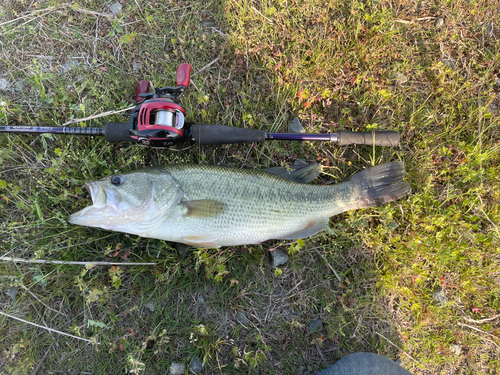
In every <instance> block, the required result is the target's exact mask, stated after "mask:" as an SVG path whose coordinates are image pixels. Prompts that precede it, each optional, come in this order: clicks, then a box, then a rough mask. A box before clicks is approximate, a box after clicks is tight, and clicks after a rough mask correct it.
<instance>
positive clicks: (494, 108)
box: [488, 102, 498, 113]
mask: <svg viewBox="0 0 500 375" xmlns="http://www.w3.org/2000/svg"><path fill="white" fill-rule="evenodd" d="M488 111H490V112H491V113H497V112H498V103H495V102H493V103H491V104H490V105H489V106H488Z"/></svg>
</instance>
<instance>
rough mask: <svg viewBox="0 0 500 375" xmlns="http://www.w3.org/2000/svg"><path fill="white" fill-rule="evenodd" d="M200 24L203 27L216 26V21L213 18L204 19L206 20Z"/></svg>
mask: <svg viewBox="0 0 500 375" xmlns="http://www.w3.org/2000/svg"><path fill="white" fill-rule="evenodd" d="M200 26H201V27H215V22H214V21H211V20H208V21H204V22H202V23H200Z"/></svg>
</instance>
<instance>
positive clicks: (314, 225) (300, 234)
mask: <svg viewBox="0 0 500 375" xmlns="http://www.w3.org/2000/svg"><path fill="white" fill-rule="evenodd" d="M327 224H328V220H321V221H312V222H310V223H309V224H307V226H306V227H305V228H302V229H300V230H298V231H296V232H292V233H288V234H286V235H284V236H282V237H279V238H277V239H278V240H297V239H299V238H306V237H310V236H313V235H315V234H316V233H319V232H321V231H322V230H325V229H326V227H327Z"/></svg>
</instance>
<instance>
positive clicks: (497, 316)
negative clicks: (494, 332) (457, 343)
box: [464, 315, 500, 324]
mask: <svg viewBox="0 0 500 375" xmlns="http://www.w3.org/2000/svg"><path fill="white" fill-rule="evenodd" d="M498 318H500V315H495V316H492V317H491V318H484V319H479V320H475V319H471V318H467V317H466V316H464V319H465V320H467V321H468V322H471V323H477V324H481V323H486V322H491V321H492V320H496V319H498Z"/></svg>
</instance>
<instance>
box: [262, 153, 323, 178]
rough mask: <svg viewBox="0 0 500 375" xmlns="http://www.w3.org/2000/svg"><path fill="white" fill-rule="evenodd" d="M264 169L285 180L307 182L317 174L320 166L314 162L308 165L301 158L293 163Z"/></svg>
mask: <svg viewBox="0 0 500 375" xmlns="http://www.w3.org/2000/svg"><path fill="white" fill-rule="evenodd" d="M265 171H266V172H268V173H272V174H274V175H277V176H280V177H281V178H285V179H287V180H291V181H295V182H299V183H301V184H307V183H309V182H311V181H312V180H314V179H315V178H316V177H318V176H319V174H320V172H321V167H320V166H319V165H318V164H316V163H314V164H310V165H309V164H307V163H306V162H305V161H304V160H303V159H297V160H296V161H295V163H293V165H287V166H285V167H272V168H267V169H266V170H265Z"/></svg>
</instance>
